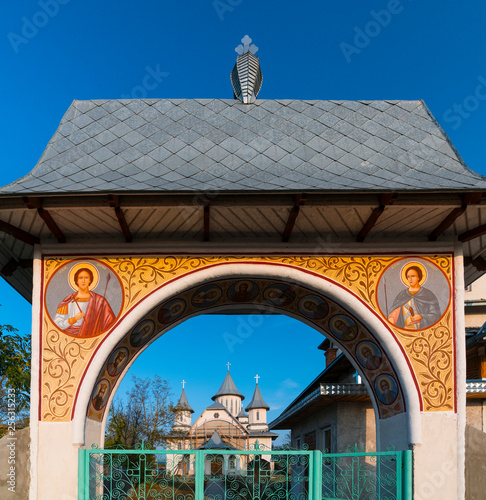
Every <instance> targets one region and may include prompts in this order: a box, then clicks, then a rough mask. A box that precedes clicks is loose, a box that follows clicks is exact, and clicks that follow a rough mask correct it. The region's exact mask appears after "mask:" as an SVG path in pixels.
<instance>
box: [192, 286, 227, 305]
mask: <svg viewBox="0 0 486 500" xmlns="http://www.w3.org/2000/svg"><path fill="white" fill-rule="evenodd" d="M221 295H223V292H222V291H221V288H219V286H216V285H204V286H202V287H200V288H198V289H197V290H196V291H195V292H194V294H193V295H192V297H191V304H192V305H193V306H194V307H200V308H203V307H209V306H212V305H214V304H216V302H218V300H219V299H220V298H221Z"/></svg>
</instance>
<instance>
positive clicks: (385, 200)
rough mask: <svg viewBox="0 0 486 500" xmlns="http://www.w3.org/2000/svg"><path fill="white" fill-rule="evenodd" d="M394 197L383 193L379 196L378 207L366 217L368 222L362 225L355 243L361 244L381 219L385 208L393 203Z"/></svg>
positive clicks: (391, 194)
mask: <svg viewBox="0 0 486 500" xmlns="http://www.w3.org/2000/svg"><path fill="white" fill-rule="evenodd" d="M395 198H396V195H395V194H393V193H384V194H382V195H380V201H379V205H378V206H377V207H376V208H374V209H373V212H371V215H370V216H369V217H368V220H367V221H366V222H365V223H364V224H363V227H362V228H361V231H360V232H359V234H358V236H357V237H356V241H357V242H359V243H362V242H363V241H364V240H365V238H366V236H368V233H369V232H370V231H371V230H372V229H373V227H374V226H375V224H376V222H377V221H378V219H379V218H380V217H381V215H382V214H383V212H384V211H385V207H386V206H387V205H391V204H392V203H393V202H394V201H395Z"/></svg>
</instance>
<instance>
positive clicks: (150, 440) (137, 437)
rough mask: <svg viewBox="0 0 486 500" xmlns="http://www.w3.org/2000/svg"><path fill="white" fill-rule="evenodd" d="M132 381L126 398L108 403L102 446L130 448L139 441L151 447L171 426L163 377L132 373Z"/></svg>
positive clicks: (162, 439)
mask: <svg viewBox="0 0 486 500" xmlns="http://www.w3.org/2000/svg"><path fill="white" fill-rule="evenodd" d="M132 384H133V385H132V387H131V388H130V389H129V390H128V391H127V397H126V399H125V400H124V401H121V400H119V399H115V400H114V401H113V404H112V405H111V408H110V413H109V420H108V425H107V430H106V439H105V447H106V448H115V447H117V446H120V445H121V446H123V447H126V448H134V447H135V445H136V444H139V443H142V441H143V442H144V443H145V444H148V445H150V446H152V447H154V448H155V447H157V446H160V445H162V444H163V443H164V442H165V439H164V437H165V436H166V435H167V434H168V433H169V431H170V429H171V427H172V424H173V421H174V414H173V412H172V410H171V409H172V401H171V400H170V397H171V392H170V391H171V388H170V386H169V384H168V383H167V381H166V380H162V379H161V378H160V377H159V376H157V375H156V376H155V377H154V378H153V379H150V378H147V379H140V378H138V377H135V376H133V377H132Z"/></svg>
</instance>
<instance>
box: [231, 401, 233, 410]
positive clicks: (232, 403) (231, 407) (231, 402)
mask: <svg viewBox="0 0 486 500" xmlns="http://www.w3.org/2000/svg"><path fill="white" fill-rule="evenodd" d="M231 413H233V400H231Z"/></svg>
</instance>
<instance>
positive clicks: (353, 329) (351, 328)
mask: <svg viewBox="0 0 486 500" xmlns="http://www.w3.org/2000/svg"><path fill="white" fill-rule="evenodd" d="M329 328H330V330H331V332H332V333H333V334H334V335H335V336H336V337H337V338H338V339H340V340H344V341H348V340H353V339H355V338H356V335H358V327H357V326H356V323H355V322H354V320H352V319H351V318H350V317H348V316H345V315H344V314H337V315H336V316H333V317H332V318H331V319H330V320H329Z"/></svg>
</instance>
